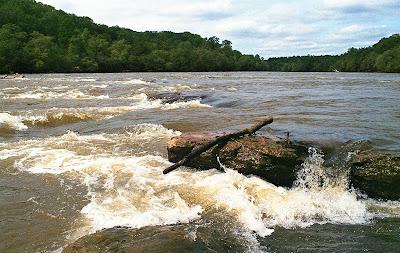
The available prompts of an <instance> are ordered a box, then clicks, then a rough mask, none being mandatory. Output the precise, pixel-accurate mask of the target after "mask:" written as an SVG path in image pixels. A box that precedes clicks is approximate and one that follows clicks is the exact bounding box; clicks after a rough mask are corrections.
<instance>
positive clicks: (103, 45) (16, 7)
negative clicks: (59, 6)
mask: <svg viewBox="0 0 400 253" xmlns="http://www.w3.org/2000/svg"><path fill="white" fill-rule="evenodd" d="M264 68H265V63H264V61H263V59H262V58H260V57H258V56H257V57H256V56H252V55H243V54H241V53H240V52H238V51H236V50H233V49H232V43H231V42H230V41H228V40H224V41H222V42H220V40H219V38H217V37H211V38H208V39H207V38H202V37H200V36H199V35H195V34H191V33H189V32H184V33H173V32H134V31H132V30H129V29H125V28H120V27H108V26H105V25H98V24H95V23H93V21H92V20H91V19H90V18H87V17H77V16H75V15H73V14H67V13H65V12H63V11H61V10H56V9H54V8H53V7H51V6H48V5H45V4H41V3H39V2H36V1H34V0H0V72H1V73H9V72H30V73H37V72H121V71H230V70H262V69H264Z"/></svg>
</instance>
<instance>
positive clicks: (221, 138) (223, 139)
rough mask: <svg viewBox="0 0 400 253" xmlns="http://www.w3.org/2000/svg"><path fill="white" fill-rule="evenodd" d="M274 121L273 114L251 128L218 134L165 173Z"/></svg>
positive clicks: (165, 172)
mask: <svg viewBox="0 0 400 253" xmlns="http://www.w3.org/2000/svg"><path fill="white" fill-rule="evenodd" d="M272 122H273V118H272V116H268V117H266V118H265V119H263V120H260V121H259V122H257V123H256V124H255V125H253V126H252V127H250V128H246V129H244V130H241V131H238V132H233V133H228V134H225V135H222V136H218V137H216V138H215V140H212V141H209V142H207V143H205V144H203V145H201V146H198V147H196V148H194V149H193V150H192V151H191V152H190V153H189V154H188V155H187V156H186V157H184V158H183V159H182V160H180V161H179V162H177V163H175V164H173V165H171V166H170V167H168V168H166V169H165V170H164V171H163V173H164V174H167V173H169V172H171V171H173V170H175V169H177V168H179V167H180V166H183V165H185V164H187V163H188V162H189V161H190V160H192V159H193V158H195V157H197V156H199V155H200V154H201V153H203V152H205V151H207V150H209V149H210V148H212V147H214V146H215V145H223V144H225V143H226V142H228V141H230V140H233V139H237V138H240V137H242V136H245V135H252V134H254V133H255V132H257V131H258V130H260V129H261V128H262V127H264V126H266V125H268V124H271V123H272Z"/></svg>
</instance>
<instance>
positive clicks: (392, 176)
mask: <svg viewBox="0 0 400 253" xmlns="http://www.w3.org/2000/svg"><path fill="white" fill-rule="evenodd" d="M350 164H351V167H350V168H351V169H350V181H351V184H352V185H353V186H354V187H355V188H358V189H359V190H360V191H361V192H363V193H365V194H367V195H368V196H369V197H372V198H378V199H389V200H398V199H400V156H398V155H397V156H396V155H395V154H389V153H384V152H379V151H374V150H365V151H360V152H358V153H357V154H355V155H354V156H353V157H352V158H351V160H350Z"/></svg>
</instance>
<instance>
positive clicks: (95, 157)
mask: <svg viewBox="0 0 400 253" xmlns="http://www.w3.org/2000/svg"><path fill="white" fill-rule="evenodd" d="M398 97H400V76H399V75H395V74H344V73H268V72H266V73H250V72H249V73H246V72H245V73H137V74H131V73H124V74H80V75H60V74H57V75H31V76H28V78H27V79H25V80H0V102H1V103H0V107H1V108H0V109H1V113H0V141H1V143H0V168H1V170H0V200H1V201H0V217H1V219H0V220H1V227H0V251H1V252H34V251H40V250H59V249H60V248H61V247H63V246H65V244H66V243H69V242H71V241H74V240H76V239H77V238H79V237H81V236H84V235H86V234H89V233H93V232H95V231H97V230H99V229H103V228H111V227H114V226H127V227H130V228H142V227H146V226H152V225H174V224H177V223H184V224H187V223H190V224H192V223H194V224H197V225H196V226H201V227H202V228H203V229H205V231H208V230H209V231H211V230H213V231H214V232H215V231H220V232H218V233H220V234H224V236H226V233H228V237H229V236H234V237H235V238H236V239H237V240H239V244H240V245H241V246H240V247H239V246H238V248H237V251H243V250H248V251H252V252H254V251H265V250H273V251H278V252H289V251H293V250H295V249H300V251H305V252H306V251H312V250H314V251H318V249H323V248H327V249H331V250H332V251H335V250H338V249H340V248H343V249H346V250H347V251H357V248H358V247H359V245H361V244H366V245H370V244H368V243H369V241H370V240H375V243H377V244H380V245H385V243H386V242H385V241H384V240H383V241H382V240H381V237H379V236H378V237H376V234H374V233H373V232H374V231H375V230H376V229H378V228H380V227H381V224H382V222H387V223H385V224H388V225H387V226H388V227H390V228H392V227H393V226H394V227H395V226H396V224H398V220H395V218H393V217H398V216H399V215H400V204H399V202H396V201H392V202H378V201H374V200H370V199H366V200H365V199H364V200H362V199H359V198H358V196H357V193H356V192H355V191H352V190H350V191H349V190H348V184H347V178H346V175H345V174H343V175H341V174H337V175H335V178H330V176H329V175H326V174H325V173H324V171H325V170H324V168H323V154H320V153H318V152H317V151H316V150H311V152H310V157H309V158H308V159H307V161H306V162H305V163H304V166H303V170H302V171H301V173H300V174H299V178H298V181H297V182H296V184H295V186H294V187H293V188H292V189H285V188H282V187H276V186H275V185H273V184H270V183H268V182H265V181H263V180H261V179H259V178H256V177H246V176H243V175H241V174H238V173H236V172H235V171H232V170H229V168H228V169H227V171H226V173H221V172H219V171H217V170H210V171H202V172H196V173H193V171H190V170H184V169H182V170H179V171H177V172H175V173H171V174H168V175H163V174H162V170H163V169H164V168H165V167H167V166H168V165H169V162H168V161H167V159H166V148H165V143H166V141H167V140H168V139H169V138H171V137H172V136H176V135H179V134H180V132H179V131H204V130H217V129H218V130H220V129H240V128H243V127H244V126H247V124H249V123H252V122H253V121H254V119H255V118H257V117H260V116H265V115H270V114H271V115H274V116H275V122H274V124H273V125H272V126H271V127H272V128H273V130H271V131H274V132H275V133H276V134H278V135H279V134H283V133H284V132H286V131H290V132H291V136H293V138H296V139H299V140H307V141H309V140H318V141H320V142H331V143H335V142H338V141H343V140H348V139H353V140H357V139H369V140H371V141H372V143H373V145H375V146H376V147H378V148H381V149H387V150H393V151H400V142H399V140H400V131H399V130H400V129H399V126H400V119H399V117H398V115H399V114H400V108H399V107H398V105H397V101H398ZM264 131H265V130H264ZM261 132H262V131H261ZM321 179H322V181H324V184H320V182H321ZM390 217H391V218H390ZM378 218H379V219H380V220H377V219H378ZM390 219H392V220H390ZM221 220H223V222H221ZM317 224H319V225H317ZM328 224H331V225H328ZM332 224H333V225H332ZM339 224H344V225H339ZM28 226H29V229H26V228H27V227H28ZM185 231H186V230H185ZM221 231H223V232H221ZM321 231H323V233H325V232H326V233H328V234H329V235H331V236H330V237H329V238H335V233H336V232H337V233H339V234H340V236H341V238H337V240H335V241H332V243H328V242H326V240H325V242H322V241H321V240H320V238H322V237H321V236H319V235H318V234H319V233H321ZM352 231H361V232H359V233H360V234H362V235H363V236H360V237H359V238H357V239H356V240H355V246H354V247H351V246H349V245H347V243H348V242H347V241H346V240H347V239H346V238H348V237H350V235H351V234H352V233H353V232H352ZM365 231H367V232H365ZM192 232H193V231H189V232H188V234H189V235H192V236H193V234H191V233H192ZM203 233H205V234H207V232H204V231H203ZM218 233H217V234H218ZM235 235H236V236H235ZM238 235H240V236H238ZM397 235H398V230H396V229H395V228H394V229H391V230H387V236H388V237H393V238H394V239H393V240H392V242H394V243H397V244H399V243H400V239H399V238H397V239H396V236H397ZM224 236H222V235H221V237H224ZM286 236H288V237H294V238H295V237H299V238H303V239H301V240H300V239H298V240H292V241H290V242H288V241H287V238H286ZM304 238H314V239H315V240H313V241H312V242H310V241H307V240H306V239H304ZM374 238H375V239H374ZM376 238H378V239H376ZM221 240H223V239H221ZM221 247H222V246H221ZM216 248H219V246H216ZM369 248H371V247H369ZM369 248H368V247H367V248H366V249H369ZM372 248H373V247H372ZM328 251H329V250H328Z"/></svg>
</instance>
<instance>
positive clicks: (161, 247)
mask: <svg viewBox="0 0 400 253" xmlns="http://www.w3.org/2000/svg"><path fill="white" fill-rule="evenodd" d="M242 244H243V243H241V242H240V241H238V240H237V239H236V238H234V237H233V236H229V235H226V234H221V231H218V230H214V229H209V228H208V229H207V228H204V227H193V226H191V225H190V224H182V225H171V226H149V227H144V228H141V229H129V228H126V227H114V228H110V229H105V230H101V231H98V232H97V233H94V234H91V235H87V236H84V237H82V238H80V239H78V240H77V241H75V242H74V243H72V244H71V245H69V246H67V247H66V248H65V249H64V250H63V253H89V252H90V253H107V252H121V253H122V252H132V253H133V252H134V253H142V252H143V253H149V252H152V253H158V252H159V253H161V252H162V253H169V252H171V253H175V252H244V251H245V249H244V248H243V246H242Z"/></svg>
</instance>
